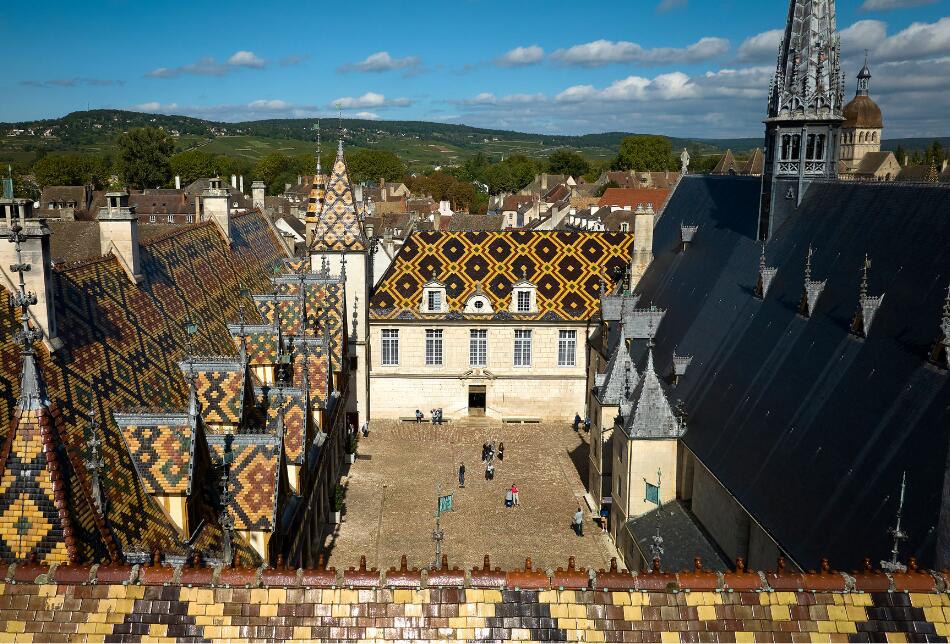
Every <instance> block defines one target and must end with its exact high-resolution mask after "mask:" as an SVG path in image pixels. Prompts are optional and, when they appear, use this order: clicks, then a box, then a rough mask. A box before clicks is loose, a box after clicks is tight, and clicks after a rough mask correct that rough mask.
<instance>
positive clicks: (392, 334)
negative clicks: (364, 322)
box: [382, 329, 399, 367]
mask: <svg viewBox="0 0 950 644" xmlns="http://www.w3.org/2000/svg"><path fill="white" fill-rule="evenodd" d="M382 358H383V366H389V367H391V366H395V365H398V364H399V329H383V353H382Z"/></svg>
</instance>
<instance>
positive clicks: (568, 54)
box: [551, 37, 729, 67]
mask: <svg viewBox="0 0 950 644" xmlns="http://www.w3.org/2000/svg"><path fill="white" fill-rule="evenodd" d="M727 51H729V41H728V40H726V39H725V38H713V37H705V38H700V39H699V40H698V41H696V42H695V43H693V44H692V45H689V46H687V47H682V48H675V47H658V48H656V49H644V48H643V47H641V46H640V45H638V44H637V43H633V42H626V41H619V42H613V41H610V40H595V41H593V42H589V43H585V44H583V45H574V46H573V47H569V48H567V49H558V50H557V51H555V52H554V53H553V54H551V58H552V59H554V60H556V61H558V62H559V63H561V64H564V65H574V66H579V67H600V66H602V65H609V64H611V63H642V64H650V65H669V64H688V63H698V62H702V61H704V60H709V59H711V58H716V57H717V56H721V55H722V54H724V53H726V52H727Z"/></svg>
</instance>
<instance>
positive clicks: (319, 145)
mask: <svg viewBox="0 0 950 644" xmlns="http://www.w3.org/2000/svg"><path fill="white" fill-rule="evenodd" d="M322 153H323V142H322V141H321V139H320V119H317V174H318V175H319V174H321V168H320V155H321V154H322Z"/></svg>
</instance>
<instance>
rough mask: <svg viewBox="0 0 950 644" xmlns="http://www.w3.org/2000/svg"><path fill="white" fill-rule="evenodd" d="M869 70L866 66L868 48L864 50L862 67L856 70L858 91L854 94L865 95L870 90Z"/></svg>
mask: <svg viewBox="0 0 950 644" xmlns="http://www.w3.org/2000/svg"><path fill="white" fill-rule="evenodd" d="M870 81H871V70H870V68H869V67H868V50H867V49H865V50H864V67H862V68H861V71H860V72H858V91H857V92H855V94H854V95H855V96H867V95H868V93H869V91H870V84H871V83H870Z"/></svg>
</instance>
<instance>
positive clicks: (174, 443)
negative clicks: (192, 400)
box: [115, 413, 195, 496]
mask: <svg viewBox="0 0 950 644" xmlns="http://www.w3.org/2000/svg"><path fill="white" fill-rule="evenodd" d="M115 421H116V425H118V426H119V429H121V430H122V436H123V438H124V439H125V444H126V447H127V448H128V450H129V454H130V455H131V456H132V462H133V463H134V464H135V470H136V472H138V475H139V478H140V479H141V480H142V485H143V487H144V488H145V491H146V492H148V493H149V494H157V495H160V496H172V495H188V494H191V486H192V473H193V471H194V470H193V468H194V456H195V435H194V432H195V430H194V428H192V426H191V418H190V417H189V416H188V414H186V413H167V414H116V415H115Z"/></svg>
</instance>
